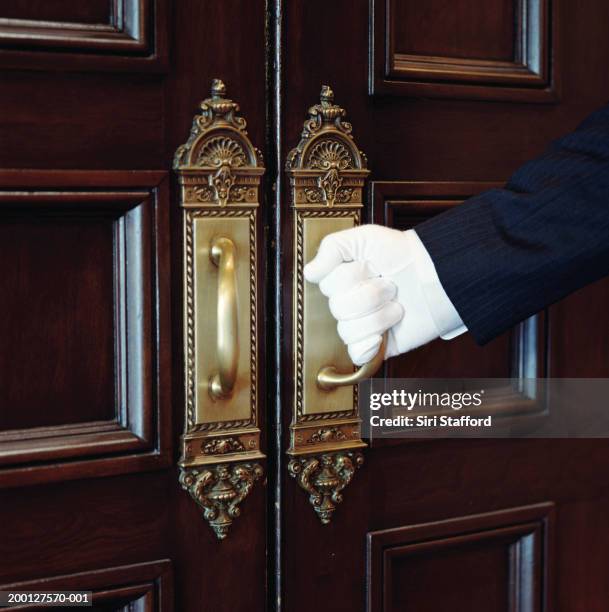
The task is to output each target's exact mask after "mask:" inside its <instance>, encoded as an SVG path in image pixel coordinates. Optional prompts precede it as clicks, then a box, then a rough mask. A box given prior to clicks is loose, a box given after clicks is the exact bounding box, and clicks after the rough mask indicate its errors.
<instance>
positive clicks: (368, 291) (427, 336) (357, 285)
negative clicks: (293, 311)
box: [304, 225, 466, 365]
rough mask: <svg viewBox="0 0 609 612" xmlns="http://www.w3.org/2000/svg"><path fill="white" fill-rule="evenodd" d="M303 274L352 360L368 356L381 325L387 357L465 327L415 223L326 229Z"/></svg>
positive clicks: (359, 362) (378, 342)
mask: <svg viewBox="0 0 609 612" xmlns="http://www.w3.org/2000/svg"><path fill="white" fill-rule="evenodd" d="M430 266H431V268H430ZM304 275H305V278H306V279H307V280H308V281H309V282H313V283H319V288H320V290H321V292H322V293H323V294H324V295H325V296H327V297H328V298H329V304H330V311H331V312H332V314H333V315H334V317H335V318H336V319H337V320H338V325H337V329H338V334H339V335H340V337H341V338H342V340H343V342H345V344H347V347H348V350H349V356H350V357H351V360H352V361H353V363H355V364H356V365H362V364H364V363H366V362H367V361H370V359H372V357H374V355H375V354H376V353H377V351H378V349H379V347H380V345H381V341H382V335H383V333H384V332H385V331H387V330H389V334H388V341H387V350H386V352H385V358H386V359H387V358H388V357H393V356H394V355H398V354H400V353H405V352H407V351H411V350H412V349H415V348H417V347H419V346H421V345H423V344H426V343H427V342H430V341H431V340H434V339H436V338H438V337H439V336H441V335H442V336H443V337H446V338H448V337H454V336H456V335H458V334H459V333H462V332H463V331H465V330H466V328H465V327H464V326H463V322H462V321H461V318H460V317H459V315H458V313H457V311H456V310H455V309H454V306H453V305H452V303H451V302H450V299H449V298H448V296H446V293H445V292H444V290H443V288H442V285H441V283H440V281H439V279H438V277H437V274H436V272H435V268H434V266H433V262H432V261H431V258H430V257H429V254H428V253H427V250H426V249H425V247H424V246H423V244H422V243H421V241H420V239H419V237H418V236H417V235H416V233H415V232H414V230H408V231H406V232H401V231H398V230H394V229H390V228H387V227H383V226H381V225H363V226H361V227H356V228H353V229H348V230H344V231H341V232H336V233H334V234H330V235H329V236H326V237H325V238H324V239H323V240H322V242H321V244H320V246H319V250H318V252H317V255H316V256H315V258H314V259H313V260H312V261H310V262H309V263H308V264H307V265H306V266H305V268H304ZM430 297H431V298H432V299H433V300H434V302H437V303H436V304H435V306H436V308H435V310H436V315H437V316H436V317H435V320H434V316H433V314H432V310H433V309H432V308H430V305H429V304H428V300H429V298H430ZM438 323H439V325H438Z"/></svg>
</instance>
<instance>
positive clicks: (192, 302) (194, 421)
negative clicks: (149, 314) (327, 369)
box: [174, 80, 264, 539]
mask: <svg viewBox="0 0 609 612" xmlns="http://www.w3.org/2000/svg"><path fill="white" fill-rule="evenodd" d="M238 111H239V106H238V105H237V104H236V103H235V102H233V101H232V100H229V99H227V98H226V88H225V86H224V83H222V81H220V80H214V81H213V83H212V90H211V97H210V98H208V99H206V100H204V101H203V102H202V103H201V105H200V112H199V113H198V114H197V115H195V117H194V120H193V124H192V129H191V132H190V137H189V138H188V141H187V142H186V144H184V145H182V146H181V147H179V148H178V149H177V151H176V154H175V158H174V170H175V171H176V173H177V176H178V181H179V186H180V206H181V207H182V214H183V231H184V240H183V242H184V247H183V252H184V272H183V288H184V362H185V363H184V370H185V378H184V384H185V398H186V408H185V425H184V434H183V435H182V439H181V458H180V462H179V467H180V483H181V484H182V487H183V488H184V489H185V490H187V491H188V492H189V493H190V495H191V496H192V497H193V499H194V500H195V501H196V502H197V503H198V504H199V506H201V508H202V509H203V513H204V517H205V518H206V519H207V520H208V521H209V523H210V525H211V526H212V528H213V529H214V531H215V533H216V535H217V536H218V538H220V539H223V538H224V537H226V535H227V533H228V529H229V527H230V525H231V523H232V521H233V519H234V518H235V517H236V516H238V515H239V512H240V508H239V504H240V503H241V502H242V501H243V500H244V499H245V497H246V496H247V495H248V494H249V493H250V491H251V489H252V487H253V485H254V482H255V481H256V480H258V479H259V478H260V477H261V475H262V467H261V466H260V465H259V464H258V463H257V460H259V459H262V458H264V455H263V454H262V453H261V451H260V429H259V428H258V412H257V401H258V398H257V380H258V378H257V377H258V372H257V369H256V358H257V350H258V347H257V317H258V310H257V308H258V306H257V290H258V288H257V283H258V279H257V270H256V240H257V237H256V232H257V229H256V227H257V223H256V215H257V209H258V201H259V187H260V181H261V178H262V175H263V174H264V167H263V166H262V156H261V154H260V152H259V151H258V150H257V149H256V148H255V147H254V146H253V145H252V143H251V141H250V140H249V138H248V135H247V132H246V129H245V128H246V122H245V119H243V118H241V117H239V116H238V115H237V113H238Z"/></svg>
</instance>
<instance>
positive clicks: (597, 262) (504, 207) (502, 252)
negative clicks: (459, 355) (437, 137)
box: [415, 105, 609, 344]
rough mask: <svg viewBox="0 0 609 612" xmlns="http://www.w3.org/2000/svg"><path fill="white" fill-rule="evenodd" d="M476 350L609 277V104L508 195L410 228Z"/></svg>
mask: <svg viewBox="0 0 609 612" xmlns="http://www.w3.org/2000/svg"><path fill="white" fill-rule="evenodd" d="M415 230H416V232H417V234H418V235H419V237H420V239H421V241H422V242H423V244H424V245H425V248H426V249H427V251H428V252H429V254H430V255H431V258H432V260H433V262H434V265H435V267H436V271H437V273H438V276H439V278H440V281H441V283H442V286H443V287H444V290H445V291H446V293H447V295H448V297H449V298H450V300H451V301H452V303H453V304H454V306H455V308H456V309H457V311H458V312H459V314H460V315H461V318H462V319H463V321H464V323H465V324H466V325H467V327H468V328H469V330H470V332H471V333H472V334H473V336H474V338H475V339H476V341H477V342H478V343H479V344H484V343H486V342H488V341H489V340H491V339H493V338H494V337H495V336H497V335H499V334H500V333H502V332H503V331H505V330H506V329H508V328H509V327H511V326H513V325H514V324H516V323H517V322H519V321H522V320H523V319H525V318H527V317H528V316H531V315H532V314H534V313H536V312H538V311H540V310H542V309H543V308H544V307H546V306H548V305H550V304H552V303H554V302H556V301H557V300H559V299H561V298H562V297H564V296H566V295H568V294H569V293H571V292H573V291H575V290H577V289H579V288H580V287H583V286H584V285H586V284H588V283H591V282H593V281H595V280H597V279H599V278H601V277H603V276H606V275H608V274H609V105H608V106H606V107H604V108H603V109H601V110H600V111H597V112H596V113H594V114H593V115H592V116H590V117H589V118H588V119H587V120H586V121H584V123H582V124H581V125H580V126H579V128H578V129H577V130H576V131H575V132H573V133H572V134H569V135H567V136H565V137H563V138H561V139H560V140H558V141H557V142H555V143H554V144H553V145H552V146H551V147H550V148H549V149H548V151H547V152H546V153H545V154H544V155H542V156H541V157H539V158H537V159H535V160H533V161H531V162H528V163H527V164H525V165H524V166H522V167H521V168H520V169H519V170H518V171H517V172H516V173H515V174H514V175H513V176H512V178H511V179H510V181H509V182H508V183H507V185H506V186H505V188H504V189H494V190H491V191H488V192H485V193H483V194H481V195H479V196H476V197H474V198H471V199H469V200H468V201H467V202H465V203H464V204H462V205H461V206H458V207H456V208H455V209H454V210H451V211H449V212H447V213H445V214H442V215H438V216H437V217H434V218H432V219H429V220H428V221H425V222H424V223H422V224H420V225H418V226H417V227H416V228H415Z"/></svg>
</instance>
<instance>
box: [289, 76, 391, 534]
mask: <svg viewBox="0 0 609 612" xmlns="http://www.w3.org/2000/svg"><path fill="white" fill-rule="evenodd" d="M345 116H346V111H345V110H344V109H343V108H341V107H340V106H337V105H336V104H334V93H333V92H332V90H331V89H330V87H328V86H327V85H324V87H323V88H322V90H321V96H320V103H319V104H316V105H314V106H312V107H311V108H310V109H309V116H308V119H307V120H306V121H305V123H304V127H303V131H302V134H301V139H300V142H299V143H298V145H297V146H296V147H295V148H294V149H292V151H291V152H290V153H289V155H288V159H287V165H286V170H287V173H288V176H289V178H290V189H291V197H292V213H293V219H294V220H293V231H294V287H293V296H294V297H293V346H294V384H295V389H294V409H293V415H292V422H291V426H290V447H289V449H288V454H289V455H290V456H291V457H292V459H291V461H290V462H289V466H288V469H289V473H290V474H291V475H292V476H293V477H294V478H296V480H297V481H298V483H299V485H300V486H301V487H302V488H303V489H304V490H305V491H306V492H307V493H308V494H309V500H310V502H311V504H312V506H313V508H314V509H315V512H316V513H317V515H318V516H319V518H320V520H321V522H322V523H324V524H327V523H328V522H329V521H330V519H331V517H332V515H333V513H334V510H335V508H336V505H337V504H338V503H339V502H340V501H341V500H342V493H341V491H342V490H343V489H344V488H345V487H346V486H347V485H348V484H349V483H350V482H351V480H352V478H353V475H354V473H355V471H356V470H357V468H359V467H360V466H361V465H362V463H363V455H362V453H361V452H359V450H358V449H361V448H363V447H365V446H366V444H365V443H364V442H363V440H362V439H361V432H360V422H361V421H360V417H359V411H358V405H357V388H356V387H355V386H353V385H354V383H355V382H356V380H355V379H353V380H351V384H350V385H349V386H345V385H344V375H342V376H343V377H342V378H340V379H339V378H338V374H335V372H336V373H337V372H353V364H352V362H351V360H350V359H349V355H348V353H347V350H346V348H345V346H344V344H343V343H342V341H341V340H340V338H339V336H338V333H337V331H336V322H335V320H334V318H333V317H332V315H331V314H330V311H329V308H328V301H327V299H326V298H325V297H324V296H323V295H322V293H321V292H320V291H319V288H318V287H317V285H312V284H310V283H306V282H305V280H304V276H303V268H304V265H305V264H306V263H307V262H308V261H310V260H311V259H312V258H313V257H314V255H315V253H316V252H317V248H318V246H319V243H320V242H321V240H322V238H323V237H324V236H325V235H327V234H329V233H332V232H335V231H338V230H342V229H347V228H350V227H353V226H355V225H358V224H359V223H360V215H361V209H362V207H363V203H362V196H363V189H364V186H365V182H366V178H367V176H368V174H369V171H368V170H367V161H366V156H365V155H364V154H363V153H362V152H361V151H360V150H359V149H358V148H357V146H356V144H355V142H354V140H353V137H352V136H351V131H352V128H351V124H349V123H348V122H346V121H345V120H344V119H345ZM381 362H382V355H381ZM375 363H376V362H375ZM329 364H332V366H333V369H332V371H331V372H329V371H328V370H327V366H328V365H329ZM374 365H375V364H372V365H371V366H370V367H369V368H368V369H367V370H365V372H368V371H370V370H371V368H372V366H374ZM364 367H365V366H364ZM323 368H326V370H323ZM322 370H323V372H325V373H326V374H328V376H330V378H331V380H330V379H328V380H329V384H328V385H326V388H324V380H325V379H324V377H323V376H322V381H321V384H319V383H318V374H319V373H320V371H322ZM332 376H333V377H334V378H336V379H337V381H338V384H334V383H335V382H336V381H335V380H334V378H332Z"/></svg>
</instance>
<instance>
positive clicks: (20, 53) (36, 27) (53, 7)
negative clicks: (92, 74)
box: [0, 0, 168, 71]
mask: <svg viewBox="0 0 609 612" xmlns="http://www.w3.org/2000/svg"><path fill="white" fill-rule="evenodd" d="M167 28H168V13H167V0H95V1H94V2H87V3H82V4H80V5H79V6H77V7H76V8H74V5H73V3H71V2H69V1H64V0H59V1H54V2H46V3H41V2H22V1H21V0H18V1H17V2H15V3H11V6H10V7H6V8H5V7H1V8H0V66H6V67H11V68H25V69H32V70H36V69H39V68H40V67H41V66H43V65H44V66H47V67H48V68H50V67H51V66H53V69H54V70H56V69H58V68H60V69H62V68H64V69H68V70H69V69H74V68H81V69H82V68H87V69H92V68H95V69H102V70H110V71H123V70H134V71H163V70H165V68H166V66H167V44H168V40H167V31H168V30H167Z"/></svg>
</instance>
